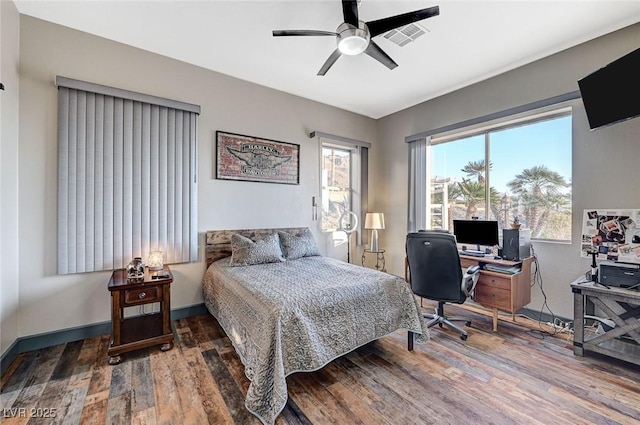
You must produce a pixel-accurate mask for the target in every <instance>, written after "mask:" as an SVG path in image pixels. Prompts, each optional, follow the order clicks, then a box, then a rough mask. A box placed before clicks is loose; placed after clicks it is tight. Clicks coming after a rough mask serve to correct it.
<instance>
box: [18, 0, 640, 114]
mask: <svg viewBox="0 0 640 425" xmlns="http://www.w3.org/2000/svg"><path fill="white" fill-rule="evenodd" d="M14 1H15V3H16V5H17V8H18V10H19V11H20V13H22V14H25V15H30V16H34V17H36V18H40V19H43V20H47V21H51V22H54V23H57V24H60V25H64V26H67V27H70V28H75V29H78V30H80V31H84V32H88V33H91V34H95V35H98V36H101V37H105V38H108V39H111V40H115V41H118V42H121V43H125V44H129V45H131V46H135V47H139V48H141V49H144V50H148V51H151V52H155V53H158V54H161V55H164V56H168V57H171V58H175V59H178V60H181V61H184V62H188V63H191V64H194V65H198V66H201V67H204V68H208V69H211V70H214V71H217V72H220V73H223V74H227V75H231V76H234V77H237V78H240V79H243V80H247V81H251V82H254V83H257V84H261V85H264V86H268V87H272V88H274V89H277V90H281V91H284V92H288V93H292V94H295V95H298V96H302V97H305V98H308V99H313V100H316V101H318V102H322V103H325V104H328V105H333V106H336V107H339V108H342V109H346V110H349V111H352V112H355V113H358V114H362V115H366V116H369V117H372V118H380V117H383V116H385V115H388V114H391V113H393V112H396V111H399V110H401V109H404V108H407V107H410V106H413V105H415V104H417V103H420V102H423V101H425V100H428V99H432V98H434V97H436V96H440V95H442V94H445V93H448V92H451V91H453V90H456V89H459V88H461V87H464V86H467V85H469V84H472V83H475V82H478V81H482V80H484V79H487V78H489V77H492V76H494V75H498V74H500V73H503V72H505V71H508V70H510V69H514V68H516V67H518V66H521V65H524V64H527V63H529V62H532V61H534V60H537V59H540V58H542V57H545V56H548V55H550V54H553V53H556V52H558V51H561V50H564V49H566V48H569V47H572V46H574V45H576V44H579V43H582V42H585V41H587V40H590V39H592V38H595V37H598V36H601V35H604V34H606V33H609V32H612V31H615V30H617V29H620V28H623V27H625V26H628V25H631V24H633V23H636V22H640V1H637V0H634V1H616V0H613V1H586V0H582V1H576V0H574V1H518V0H511V1H483V0H476V1H473V0H467V1H453V0H425V1H395V0H394V1H392V0H363V1H362V3H361V4H360V7H359V11H360V20H362V21H365V22H366V21H371V20H375V19H380V18H386V17H388V16H392V15H396V14H399V13H404V12H408V11H412V10H417V9H423V8H427V7H431V6H436V5H437V6H439V7H440V15H439V16H436V17H432V18H429V19H427V20H424V21H421V22H420V24H421V25H422V26H424V27H426V28H427V29H428V32H427V34H426V35H424V36H422V37H420V38H418V39H417V40H416V41H415V42H413V43H410V44H408V45H407V46H404V47H399V46H397V45H395V44H392V43H391V42H389V41H388V40H386V39H385V38H384V37H382V36H378V37H376V38H375V41H376V43H378V45H379V46H380V47H381V48H382V49H383V50H384V51H385V52H386V53H387V54H388V55H389V56H391V58H393V59H394V60H395V61H396V62H397V63H398V65H399V66H398V67H397V68H395V69H394V70H389V69H387V68H386V67H385V66H383V65H382V64H380V63H378V62H377V61H375V60H374V59H372V58H370V57H369V56H366V55H360V56H342V57H341V58H340V59H338V61H337V62H336V63H335V64H334V66H333V67H332V68H331V69H330V70H329V72H328V73H327V75H326V76H324V77H319V76H317V75H316V74H317V72H318V70H319V69H320V67H321V66H322V64H323V63H324V61H325V60H326V59H327V57H328V56H329V55H330V54H331V52H333V50H334V49H335V48H336V44H335V39H334V38H333V37H278V38H276V37H273V36H272V35H271V31H272V30H274V29H315V30H325V31H335V30H336V28H337V26H338V25H339V24H340V23H342V21H343V18H342V6H341V5H340V1H339V0H322V1H310V0H289V1H266V0H258V1H214V0H200V1H186V0H172V1H160V0H154V1H122V0H120V1H97V0H84V1H78V0H75V1H57V0H47V1H34V0H14Z"/></svg>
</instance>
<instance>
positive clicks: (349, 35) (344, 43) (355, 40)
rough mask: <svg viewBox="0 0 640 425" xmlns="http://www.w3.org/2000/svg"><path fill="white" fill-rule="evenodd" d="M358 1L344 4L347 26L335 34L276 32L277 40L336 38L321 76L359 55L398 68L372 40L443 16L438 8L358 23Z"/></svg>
mask: <svg viewBox="0 0 640 425" xmlns="http://www.w3.org/2000/svg"><path fill="white" fill-rule="evenodd" d="M358 3H359V0H342V13H343V16H344V22H343V23H341V24H340V25H338V28H337V29H336V32H331V31H317V30H275V31H273V36H274V37H288V36H334V37H336V41H337V43H338V48H337V49H336V50H334V51H333V53H331V55H330V56H329V58H328V59H327V60H326V62H325V63H324V65H322V68H320V71H318V75H325V74H326V73H327V71H328V70H329V68H331V66H332V65H333V64H334V63H335V62H336V61H337V60H338V58H339V57H340V56H341V55H343V54H344V55H350V56H354V55H359V54H360V53H366V54H367V55H369V56H371V57H372V58H374V59H375V60H377V61H378V62H380V63H382V64H383V65H385V66H386V67H387V68H389V69H393V68H395V67H396V66H398V64H397V63H395V62H394V61H393V59H391V58H390V57H389V55H387V54H386V53H385V52H384V51H383V50H382V49H381V48H380V46H378V45H377V44H376V42H375V41H373V40H372V38H373V37H375V36H377V35H380V34H383V33H385V32H387V31H391V30H392V29H395V28H398V27H402V26H404V25H408V24H410V23H413V22H417V21H421V20H423V19H427V18H430V17H432V16H437V15H439V14H440V8H439V7H438V6H434V7H429V8H426V9H420V10H416V11H413V12H408V13H403V14H401V15H396V16H390V17H388V18H384V19H377V20H375V21H369V22H363V21H360V20H359V19H358Z"/></svg>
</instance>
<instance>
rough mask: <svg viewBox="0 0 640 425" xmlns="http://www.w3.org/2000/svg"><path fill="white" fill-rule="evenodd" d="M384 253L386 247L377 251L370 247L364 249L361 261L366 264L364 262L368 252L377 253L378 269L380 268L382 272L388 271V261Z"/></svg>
mask: <svg viewBox="0 0 640 425" xmlns="http://www.w3.org/2000/svg"><path fill="white" fill-rule="evenodd" d="M384 253H385V250H384V249H379V250H377V251H372V250H370V249H365V250H364V251H362V259H361V263H362V265H363V266H364V262H365V259H366V256H367V254H375V255H376V270H380V271H382V272H386V271H387V269H386V268H385V267H386V261H385V259H384Z"/></svg>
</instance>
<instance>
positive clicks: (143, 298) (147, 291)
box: [124, 286, 160, 306]
mask: <svg viewBox="0 0 640 425" xmlns="http://www.w3.org/2000/svg"><path fill="white" fill-rule="evenodd" d="M157 301H160V296H159V289H158V287H157V286H150V287H148V288H139V289H130V290H126V291H124V304H125V306H128V305H136V304H147V303H153V302H157Z"/></svg>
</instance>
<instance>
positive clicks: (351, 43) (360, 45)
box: [338, 35, 369, 56]
mask: <svg viewBox="0 0 640 425" xmlns="http://www.w3.org/2000/svg"><path fill="white" fill-rule="evenodd" d="M368 45H369V40H367V39H366V38H362V37H359V36H357V35H353V36H350V37H345V38H342V39H340V41H339V42H338V49H339V50H340V52H341V53H342V54H344V55H350V56H355V55H359V54H360V53H362V52H364V51H365V50H366V49H367V46H368Z"/></svg>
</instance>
